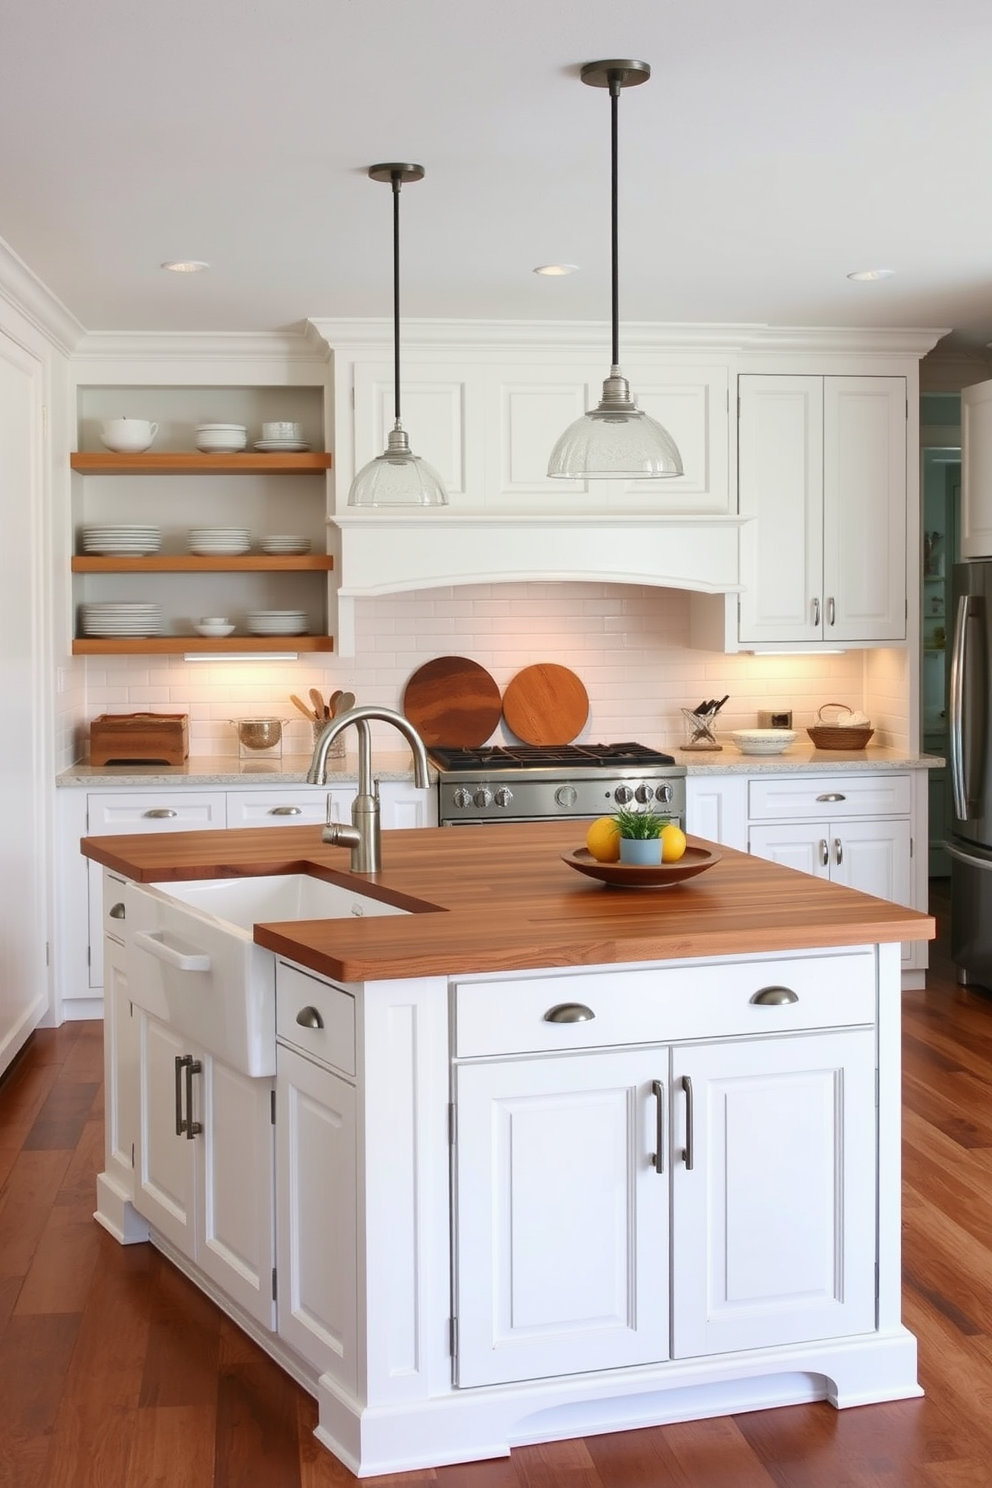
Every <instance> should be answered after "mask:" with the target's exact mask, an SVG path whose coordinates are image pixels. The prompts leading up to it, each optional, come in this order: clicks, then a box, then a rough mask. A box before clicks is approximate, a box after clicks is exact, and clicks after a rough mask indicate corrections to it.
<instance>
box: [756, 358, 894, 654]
mask: <svg viewBox="0 0 992 1488" xmlns="http://www.w3.org/2000/svg"><path fill="white" fill-rule="evenodd" d="M906 397H907V385H906V379H905V378H904V377H846V376H845V377H841V376H838V377H818V376H782V377H780V376H771V375H764V374H748V375H745V376H742V377H741V378H740V416H739V451H738V460H739V491H740V510H741V516H742V517H747V518H752V519H753V520H750V521H747V522H745V523H744V524H743V526H742V528H741V581H742V584H743V591H742V593H741V596H740V621H739V640H740V642H741V644H742V645H746V644H748V643H752V644H757V645H761V644H774V645H778V644H789V643H801V644H802V645H804V646H808V645H810V644H811V643H822V644H823V645H824V646H826V647H830V646H836V645H844V646H849V645H858V644H861V645H874V644H878V643H880V642H883V643H884V642H890V641H900V640H904V639H905V637H906V551H907V549H906V544H907V501H906V492H907V487H906V471H907V466H906V437H907V436H906V430H907V422H906V420H907V412H906V410H907V403H906Z"/></svg>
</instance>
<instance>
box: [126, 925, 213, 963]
mask: <svg viewBox="0 0 992 1488" xmlns="http://www.w3.org/2000/svg"><path fill="white" fill-rule="evenodd" d="M134 943H135V945H136V946H138V947H139V949H140V950H142V951H147V952H148V954H149V956H154V957H155V959H156V961H164V962H165V964H166V966H174V967H175V968H176V970H177V971H209V970H210V957H209V956H206V955H202V954H200V953H194V954H193V955H188V954H187V953H186V952H185V951H176V950H173V948H172V946H169V945H166V944H165V942H164V941H162V940H159V938H158V936H157V935H149V934H148V932H147V931H145V930H139V931H138V932H137V934H136V935H135V937H134Z"/></svg>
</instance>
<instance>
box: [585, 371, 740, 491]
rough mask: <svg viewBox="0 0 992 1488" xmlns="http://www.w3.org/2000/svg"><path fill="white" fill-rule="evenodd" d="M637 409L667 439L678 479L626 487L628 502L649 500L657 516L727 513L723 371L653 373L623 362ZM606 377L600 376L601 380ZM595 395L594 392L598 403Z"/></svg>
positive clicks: (727, 391) (727, 442)
mask: <svg viewBox="0 0 992 1488" xmlns="http://www.w3.org/2000/svg"><path fill="white" fill-rule="evenodd" d="M624 373H625V376H626V377H627V378H628V379H629V381H630V385H631V394H632V396H633V398H634V401H635V402H636V404H637V406H638V408H641V409H643V410H644V412H645V413H647V414H649V415H650V416H651V418H655V419H657V420H658V422H659V423H660V424H662V425H663V426H664V427H665V428H666V429H667V430H668V432H669V434H671V436H672V438H673V439H674V440H675V443H676V445H677V446H678V451H679V454H680V456H681V457H682V474H681V475H679V476H675V477H673V478H666V479H664V480H657V481H640V480H639V481H628V482H627V485H626V490H627V494H628V496H639V497H640V498H641V499H642V500H643V498H644V496H645V495H647V494H648V493H650V494H651V497H652V501H651V506H652V509H653V510H656V511H673V512H675V511H689V512H713V513H716V512H726V511H729V510H730V509H731V501H730V494H731V493H730V463H729V446H730V381H729V375H728V372H727V368H726V367H725V366H724V367H706V366H700V367H692V366H683V367H675V366H673V367H672V368H670V369H669V370H667V371H665V372H659V370H658V368H657V367H648V366H638V364H637V363H636V362H633V361H632V362H629V363H628V362H625V364H624ZM604 375H605V374H604ZM599 398H600V391H599V389H598V388H597V390H596V399H595V401H596V402H597V403H598V402H599Z"/></svg>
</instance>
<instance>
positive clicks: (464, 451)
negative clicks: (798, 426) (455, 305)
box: [335, 347, 732, 515]
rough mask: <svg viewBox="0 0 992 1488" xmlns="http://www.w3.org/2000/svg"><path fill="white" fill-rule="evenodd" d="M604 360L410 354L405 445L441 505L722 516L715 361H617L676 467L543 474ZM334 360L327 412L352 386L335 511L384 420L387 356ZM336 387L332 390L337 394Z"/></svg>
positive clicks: (722, 431)
mask: <svg viewBox="0 0 992 1488" xmlns="http://www.w3.org/2000/svg"><path fill="white" fill-rule="evenodd" d="M607 370H608V368H606V367H605V366H600V367H598V368H597V367H596V366H593V365H592V364H591V363H590V360H589V357H588V355H587V354H585V353H584V352H579V351H576V352H574V353H571V354H561V353H559V354H558V355H552V354H551V353H549V352H544V353H537V352H531V353H530V354H529V355H524V354H523V353H522V352H519V351H518V352H517V353H516V354H515V355H512V356H511V355H509V354H507V353H504V354H503V355H502V356H501V357H496V356H495V354H494V355H493V356H492V357H491V358H490V359H487V360H481V359H479V357H478V355H476V356H475V357H473V356H471V355H470V353H469V352H468V351H467V350H466V349H465V348H458V347H451V348H443V349H439V350H437V351H436V352H435V354H434V356H433V357H432V358H431V359H430V360H419V359H418V358H417V357H416V356H413V357H410V358H408V359H406V360H405V363H404V367H403V423H404V426H405V427H406V428H407V430H408V431H409V433H410V440H411V443H412V444H413V446H414V448H415V449H416V451H417V453H418V454H419V455H421V456H422V457H423V458H424V459H425V460H428V461H430V463H431V464H432V465H433V466H434V467H435V469H437V470H438V471H439V473H440V475H441V477H442V478H443V480H444V482H445V485H446V486H447V489H448V496H449V498H450V501H451V504H452V506H453V507H456V508H460V509H464V510H475V511H479V510H492V511H512V510H513V509H514V508H515V507H517V506H519V505H524V506H526V507H533V506H534V502H535V498H540V500H541V505H542V507H543V508H544V509H545V510H547V509H548V508H552V509H556V510H558V511H560V512H562V513H565V512H569V513H570V512H575V511H596V510H602V509H603V508H604V506H605V507H607V508H609V507H610V506H614V505H619V506H629V498H630V495H631V493H632V492H636V495H637V499H638V503H639V504H640V505H643V504H644V503H645V501H646V502H647V509H648V510H651V511H655V512H688V513H691V514H693V515H695V514H701V513H709V514H714V513H726V512H727V511H729V510H730V509H731V500H732V493H731V489H730V480H729V413H728V388H729V370H728V366H727V363H726V361H725V360H724V361H723V362H719V361H715V360H712V359H711V360H708V361H707V360H703V359H700V358H698V357H697V358H692V357H689V356H686V357H685V358H684V359H683V358H680V357H677V356H675V355H673V354H661V353H658V354H656V355H654V356H648V355H647V354H645V353H641V355H640V357H639V358H638V359H637V360H636V361H629V362H625V363H624V373H625V375H626V376H627V377H628V379H629V380H630V383H631V388H632V390H633V393H634V396H635V398H636V400H637V405H638V407H639V408H642V409H643V410H644V411H645V412H646V413H649V414H651V415H652V417H654V418H657V419H658V420H660V422H661V423H663V424H664V425H665V427H666V428H667V429H668V430H669V432H670V433H671V434H672V436H673V438H674V439H675V442H676V444H677V445H678V447H679V451H680V453H681V455H682V463H683V466H684V474H683V475H681V476H679V477H676V478H675V479H672V480H659V481H650V482H643V481H637V482H625V481H592V482H583V481H560V480H551V479H549V477H548V474H547V468H548V459H549V457H550V454H551V450H552V448H553V446H554V444H555V441H556V440H557V438H558V436H559V435H560V434H561V433H562V432H563V430H564V429H565V428H567V426H568V425H569V424H570V423H572V421H573V420H574V419H577V418H579V417H580V416H581V415H582V414H583V413H584V412H585V411H586V410H587V409H588V408H593V407H595V406H596V404H597V403H598V402H599V400H600V398H601V396H602V383H603V378H604V376H605V375H606V372H607ZM348 374H349V364H348V363H347V361H344V362H343V364H342V359H338V361H337V362H336V392H335V395H336V399H337V404H338V413H339V418H340V412H341V408H342V405H343V406H344V408H345V410H346V418H347V409H348V403H349V401H351V396H350V395H352V394H353V413H352V414H351V416H350V418H347V421H348V422H349V423H350V424H351V430H350V434H351V440H350V443H351V452H350V458H349V452H348V447H347V443H346V441H345V440H343V439H342V437H341V436H342V431H341V428H340V424H339V427H338V439H337V467H338V484H337V508H338V510H340V509H341V508H342V507H343V506H344V504H345V501H346V500H347V493H348V487H349V485H350V483H351V479H352V477H353V475H354V472H355V471H356V470H359V469H361V467H362V466H363V465H364V464H365V463H366V462H367V461H368V460H371V459H373V458H374V457H375V456H376V455H378V454H381V453H382V450H383V449H384V448H385V443H386V436H387V434H388V432H389V430H390V428H391V427H392V422H393V369H392V364H391V363H390V362H389V361H387V360H385V359H382V358H380V357H378V356H376V357H374V358H364V357H358V358H356V359H355V360H354V361H353V362H351V364H350V381H351V387H350V388H349V387H347V386H344V387H342V385H341V379H342V377H344V378H346V379H347V378H348ZM343 394H344V395H345V396H344V397H342V395H343Z"/></svg>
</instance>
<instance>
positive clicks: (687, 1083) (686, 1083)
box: [682, 1075, 695, 1173]
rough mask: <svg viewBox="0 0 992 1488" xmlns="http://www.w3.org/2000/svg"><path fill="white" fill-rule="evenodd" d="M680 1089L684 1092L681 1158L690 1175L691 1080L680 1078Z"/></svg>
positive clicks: (691, 1162)
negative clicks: (683, 1131) (683, 1126)
mask: <svg viewBox="0 0 992 1488" xmlns="http://www.w3.org/2000/svg"><path fill="white" fill-rule="evenodd" d="M682 1089H683V1090H684V1091H685V1147H684V1148H683V1149H682V1156H683V1157H684V1159H685V1166H686V1171H687V1172H690V1173H691V1172H692V1165H693V1156H692V1148H693V1141H692V1127H693V1118H694V1114H695V1113H694V1106H693V1099H692V1080H691V1079H690V1077H689V1076H688V1075H683V1076H682Z"/></svg>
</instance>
